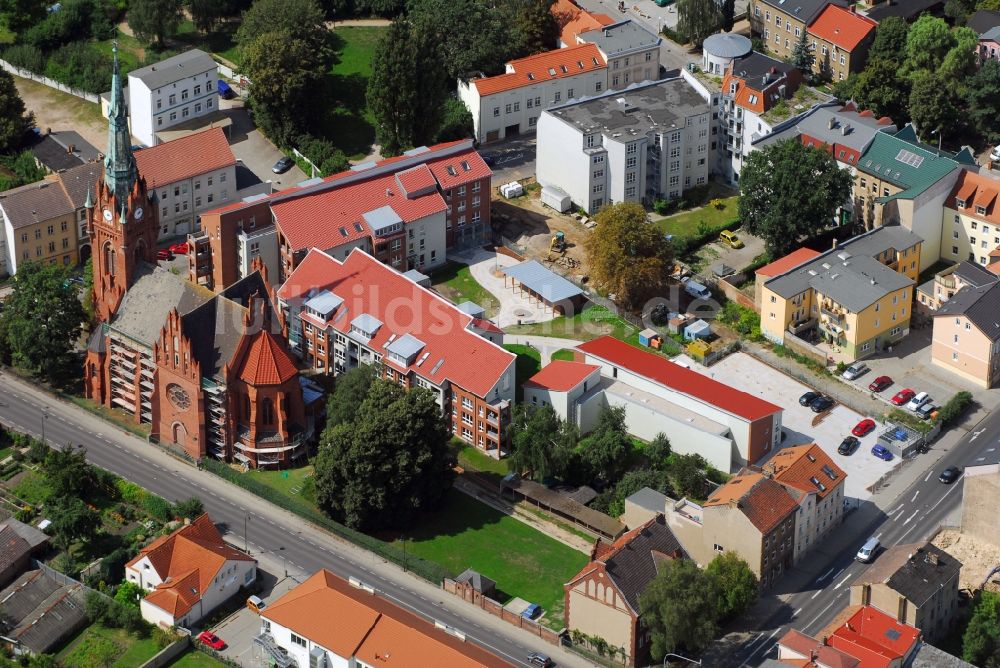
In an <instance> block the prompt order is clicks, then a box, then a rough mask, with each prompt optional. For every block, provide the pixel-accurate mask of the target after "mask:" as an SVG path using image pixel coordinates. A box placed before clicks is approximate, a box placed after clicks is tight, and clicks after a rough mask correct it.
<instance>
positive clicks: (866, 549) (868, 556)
mask: <svg viewBox="0 0 1000 668" xmlns="http://www.w3.org/2000/svg"><path fill="white" fill-rule="evenodd" d="M879 547H880V543H879V542H878V538H876V537H875V536H872V537H871V538H869V539H868V540H867V541H865V544H864V545H862V546H861V549H860V550H858V553H857V554H856V555H854V558H855V559H857V560H858V561H860V562H861V563H864V564H868V563H871V561H872V559H874V558H875V555H876V554H877V553H878V548H879Z"/></svg>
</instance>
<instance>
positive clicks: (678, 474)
mask: <svg viewBox="0 0 1000 668" xmlns="http://www.w3.org/2000/svg"><path fill="white" fill-rule="evenodd" d="M707 468H708V462H706V461H705V459H704V458H703V457H702V456H701V455H677V454H675V455H674V456H673V457H672V458H671V463H670V468H668V469H667V478H668V479H669V480H670V486H671V487H673V489H674V491H675V492H676V493H677V494H678V496H686V497H690V498H695V499H704V498H705V497H707V496H708V493H709V490H710V488H711V487H710V484H709V482H708V480H707V479H706V475H705V474H706V469H707Z"/></svg>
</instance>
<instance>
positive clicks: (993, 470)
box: [962, 464, 1000, 547]
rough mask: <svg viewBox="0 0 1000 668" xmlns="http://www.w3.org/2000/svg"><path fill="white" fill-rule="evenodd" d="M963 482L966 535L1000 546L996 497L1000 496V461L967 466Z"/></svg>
mask: <svg viewBox="0 0 1000 668" xmlns="http://www.w3.org/2000/svg"><path fill="white" fill-rule="evenodd" d="M963 478H964V482H963V483H962V535H963V536H969V537H971V538H972V539H973V540H977V541H982V542H984V543H987V544H989V545H995V546H997V547H1000V535H997V530H996V529H997V513H996V500H997V499H998V498H1000V464H975V465H973V466H966V467H965V471H963Z"/></svg>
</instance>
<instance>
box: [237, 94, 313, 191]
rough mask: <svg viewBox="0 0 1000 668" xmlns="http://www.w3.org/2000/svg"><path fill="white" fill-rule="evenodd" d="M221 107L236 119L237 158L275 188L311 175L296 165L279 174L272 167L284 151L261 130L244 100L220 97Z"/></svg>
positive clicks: (283, 187) (282, 187)
mask: <svg viewBox="0 0 1000 668" xmlns="http://www.w3.org/2000/svg"><path fill="white" fill-rule="evenodd" d="M219 108H220V109H221V110H223V111H226V112H227V113H226V115H227V116H228V117H229V118H230V119H231V120H232V126H231V127H230V129H229V147H230V148H231V149H232V150H233V154H234V155H235V156H236V157H237V159H239V160H241V161H242V162H243V164H244V165H245V166H246V167H247V168H248V169H249V170H250V171H251V172H253V173H254V174H255V175H256V176H257V178H259V179H260V180H261V181H271V182H272V183H273V185H274V189H275V190H284V189H285V188H288V187H290V186H293V185H295V184H296V183H299V182H301V181H305V180H306V179H307V178H309V176H308V175H307V174H305V173H303V172H302V170H301V169H299V167H298V165H294V166H293V167H292V168H291V169H290V170H288V171H287V172H285V173H284V174H275V173H274V172H272V171H271V167H272V166H273V165H274V163H275V162H277V161H278V158H280V157H282V156H283V155H284V153H282V152H281V151H279V150H278V148H277V147H276V146H275V145H274V144H272V143H271V140H270V139H268V138H267V137H265V136H264V135H263V133H262V132H261V131H260V130H258V129H257V126H255V125H254V123H253V120H252V119H251V118H250V114H249V113H247V110H246V109H245V108H244V107H243V101H242V100H238V99H237V100H220V101H219Z"/></svg>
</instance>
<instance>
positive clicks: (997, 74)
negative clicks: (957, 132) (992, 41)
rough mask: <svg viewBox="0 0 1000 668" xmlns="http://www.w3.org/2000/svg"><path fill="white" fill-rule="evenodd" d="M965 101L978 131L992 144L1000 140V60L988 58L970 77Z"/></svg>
mask: <svg viewBox="0 0 1000 668" xmlns="http://www.w3.org/2000/svg"><path fill="white" fill-rule="evenodd" d="M965 102H966V104H965V111H966V114H968V118H969V121H970V123H971V124H972V125H973V126H974V127H975V129H976V131H977V132H979V134H980V135H981V136H983V137H985V138H986V140H987V141H989V142H990V143H991V144H995V143H997V142H1000V61H996V60H992V59H990V60H987V61H986V62H984V63H983V65H982V67H980V68H979V71H978V72H976V73H975V74H974V75H972V76H971V77H969V79H968V83H967V85H966V94H965Z"/></svg>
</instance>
